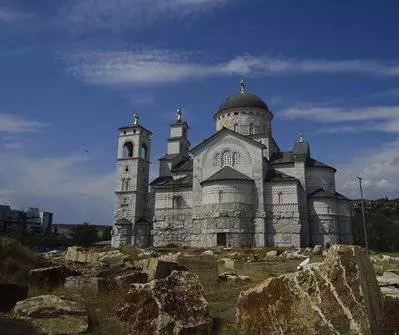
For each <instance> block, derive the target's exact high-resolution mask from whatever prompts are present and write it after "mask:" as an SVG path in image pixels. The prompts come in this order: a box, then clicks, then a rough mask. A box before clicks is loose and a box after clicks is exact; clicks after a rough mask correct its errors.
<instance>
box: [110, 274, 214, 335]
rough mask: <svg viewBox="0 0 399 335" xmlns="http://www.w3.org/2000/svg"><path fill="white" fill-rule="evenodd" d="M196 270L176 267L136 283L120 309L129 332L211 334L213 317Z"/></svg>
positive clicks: (154, 334) (152, 334) (153, 334)
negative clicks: (153, 277)
mask: <svg viewBox="0 0 399 335" xmlns="http://www.w3.org/2000/svg"><path fill="white" fill-rule="evenodd" d="M204 293H205V292H204V288H203V287H202V285H201V283H200V281H199V278H198V276H197V275H196V274H194V273H192V272H187V271H173V272H172V273H171V274H170V275H169V276H168V277H166V278H162V279H156V280H153V281H151V282H149V283H147V284H132V285H130V288H129V291H128V293H127V295H126V297H125V300H124V302H123V303H122V304H121V307H120V309H119V310H118V312H117V315H118V317H119V318H120V320H122V321H124V322H126V323H127V325H128V328H129V334H137V335H138V334H140V335H158V334H159V335H160V334H174V335H183V334H204V335H206V334H210V333H211V328H212V317H211V314H210V311H209V307H208V303H207V301H206V300H205V298H204Z"/></svg>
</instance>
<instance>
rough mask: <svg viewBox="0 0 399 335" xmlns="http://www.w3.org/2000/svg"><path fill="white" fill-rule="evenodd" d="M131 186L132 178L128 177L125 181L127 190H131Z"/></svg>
mask: <svg viewBox="0 0 399 335" xmlns="http://www.w3.org/2000/svg"><path fill="white" fill-rule="evenodd" d="M129 188H130V178H127V179H126V182H125V191H129Z"/></svg>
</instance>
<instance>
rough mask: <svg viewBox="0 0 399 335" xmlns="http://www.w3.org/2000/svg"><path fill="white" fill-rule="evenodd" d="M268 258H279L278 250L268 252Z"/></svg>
mask: <svg viewBox="0 0 399 335" xmlns="http://www.w3.org/2000/svg"><path fill="white" fill-rule="evenodd" d="M266 256H267V257H277V256H278V253H277V250H270V251H268V252H267V253H266Z"/></svg>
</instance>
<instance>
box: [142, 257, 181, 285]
mask: <svg viewBox="0 0 399 335" xmlns="http://www.w3.org/2000/svg"><path fill="white" fill-rule="evenodd" d="M137 263H138V265H139V266H140V267H142V271H143V272H144V273H145V274H146V275H147V277H148V280H154V279H161V278H166V277H168V276H169V275H170V274H171V273H172V271H173V270H178V271H182V270H186V268H185V267H183V266H180V265H179V264H178V263H176V262H169V261H164V260H161V259H159V258H148V259H142V260H140V261H138V262H137Z"/></svg>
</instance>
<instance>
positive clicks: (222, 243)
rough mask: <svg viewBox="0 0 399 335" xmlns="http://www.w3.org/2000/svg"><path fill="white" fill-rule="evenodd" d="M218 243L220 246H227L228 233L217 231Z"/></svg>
mask: <svg viewBox="0 0 399 335" xmlns="http://www.w3.org/2000/svg"><path fill="white" fill-rule="evenodd" d="M216 244H217V246H218V247H225V246H226V233H217V234H216Z"/></svg>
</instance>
